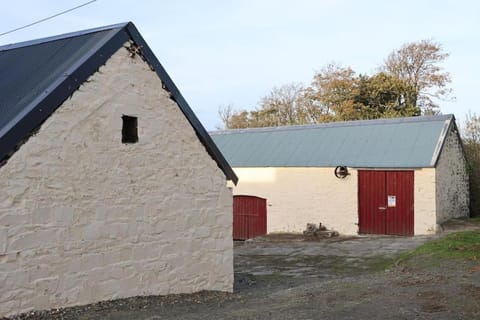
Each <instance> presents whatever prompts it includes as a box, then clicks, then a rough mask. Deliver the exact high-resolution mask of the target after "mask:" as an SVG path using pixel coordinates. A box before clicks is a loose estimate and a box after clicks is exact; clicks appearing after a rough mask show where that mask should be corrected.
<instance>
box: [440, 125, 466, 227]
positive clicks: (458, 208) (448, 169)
mask: <svg viewBox="0 0 480 320" xmlns="http://www.w3.org/2000/svg"><path fill="white" fill-rule="evenodd" d="M436 169H437V170H436V181H437V189H436V190H437V192H436V207H437V224H441V223H442V222H445V221H446V220H448V219H451V218H460V217H468V216H469V201H470V197H469V185H468V173H467V168H466V160H465V156H464V153H463V150H462V147H461V144H460V140H459V138H458V135H457V134H456V133H455V132H454V131H453V130H450V131H449V133H448V135H447V137H446V140H445V143H444V145H443V149H442V153H441V154H440V158H439V160H438V163H437V168H436Z"/></svg>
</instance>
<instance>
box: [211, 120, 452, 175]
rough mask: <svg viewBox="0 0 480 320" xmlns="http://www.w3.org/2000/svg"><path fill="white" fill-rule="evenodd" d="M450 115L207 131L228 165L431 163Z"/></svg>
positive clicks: (415, 165)
mask: <svg viewBox="0 0 480 320" xmlns="http://www.w3.org/2000/svg"><path fill="white" fill-rule="evenodd" d="M454 119H455V118H454V117H453V115H440V116H424V117H411V118H396V119H380V120H362V121H349V122H332V123H325V124H318V125H307V126H289V127H275V128H258V129H240V130H226V131H217V132H211V136H212V138H213V141H215V143H216V144H217V146H218V147H219V148H220V150H221V151H222V153H223V155H224V156H225V158H226V159H227V161H228V162H229V163H230V165H231V166H232V167H335V166H339V165H344V166H349V167H357V168H422V167H434V166H435V165H436V161H437V158H438V155H439V152H440V150H441V147H442V144H443V140H444V138H445V135H446V133H447V131H448V128H449V126H450V123H451V122H452V120H453V121H454Z"/></svg>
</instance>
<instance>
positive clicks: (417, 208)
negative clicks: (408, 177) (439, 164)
mask: <svg viewBox="0 0 480 320" xmlns="http://www.w3.org/2000/svg"><path fill="white" fill-rule="evenodd" d="M413 189H414V190H413V202H414V209H413V211H414V219H413V229H414V234H415V235H422V234H433V233H435V231H436V206H435V190H436V188H435V169H434V168H422V169H417V170H415V176H414V187H413Z"/></svg>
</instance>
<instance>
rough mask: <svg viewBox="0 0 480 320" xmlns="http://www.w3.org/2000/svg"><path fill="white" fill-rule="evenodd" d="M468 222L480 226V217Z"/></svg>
mask: <svg viewBox="0 0 480 320" xmlns="http://www.w3.org/2000/svg"><path fill="white" fill-rule="evenodd" d="M467 221H469V222H472V223H475V224H480V217H476V218H470V219H468V220H467Z"/></svg>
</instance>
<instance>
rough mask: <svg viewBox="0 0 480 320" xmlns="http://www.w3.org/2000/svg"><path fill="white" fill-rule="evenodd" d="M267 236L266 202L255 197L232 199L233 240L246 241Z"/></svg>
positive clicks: (236, 197)
mask: <svg viewBox="0 0 480 320" xmlns="http://www.w3.org/2000/svg"><path fill="white" fill-rule="evenodd" d="M265 234H267V200H266V199H263V198H259V197H255V196H234V197H233V239H235V240H246V239H250V238H254V237H257V236H262V235H265Z"/></svg>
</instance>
